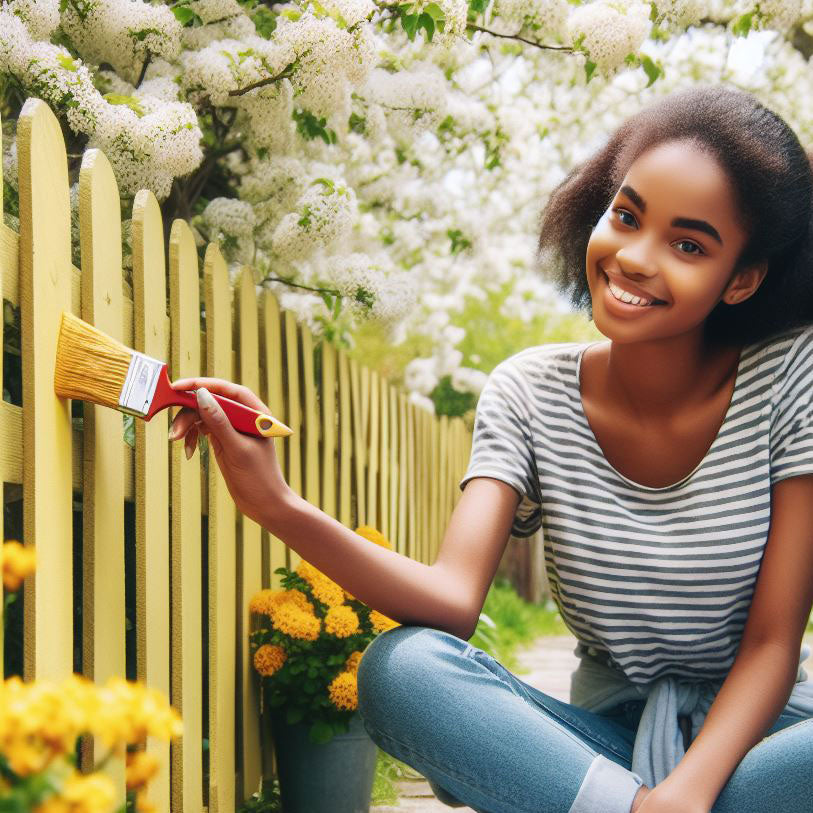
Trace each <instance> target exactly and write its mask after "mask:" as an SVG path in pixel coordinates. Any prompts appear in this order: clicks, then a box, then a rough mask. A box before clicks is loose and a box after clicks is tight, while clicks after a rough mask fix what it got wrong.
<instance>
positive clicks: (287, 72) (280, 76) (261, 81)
mask: <svg viewBox="0 0 813 813" xmlns="http://www.w3.org/2000/svg"><path fill="white" fill-rule="evenodd" d="M292 74H293V71H292V70H291V66H290V65H286V66H285V68H284V69H283V71H282V73H278V74H277V75H276V76H269V77H268V78H267V79H258V80H257V81H256V82H252V83H251V84H250V85H246V87H244V88H238V89H237V90H230V91H229V96H242V95H243V94H244V93H248V92H249V91H250V90H254V89H255V88H261V87H263V86H265V85H270V84H273V83H274V82H278V81H279V80H280V79H287V78H288V77H289V76H291V75H292Z"/></svg>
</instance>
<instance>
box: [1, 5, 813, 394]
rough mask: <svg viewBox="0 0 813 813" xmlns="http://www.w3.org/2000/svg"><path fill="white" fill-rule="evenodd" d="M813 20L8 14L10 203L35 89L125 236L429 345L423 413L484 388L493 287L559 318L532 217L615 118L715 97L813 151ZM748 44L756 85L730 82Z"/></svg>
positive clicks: (392, 13) (264, 8) (306, 12)
mask: <svg viewBox="0 0 813 813" xmlns="http://www.w3.org/2000/svg"><path fill="white" fill-rule="evenodd" d="M811 20H813V0H760V2H751V0H657V2H636V1H633V0H592V2H580V0H493V2H489V0H405V2H398V1H397V0H395V1H394V2H393V1H392V0H389V2H388V1H387V0H383V1H382V2H375V1H374V0H300V2H290V3H274V2H263V1H262V0H175V2H169V3H164V2H153V3H150V2H143V0H59V2H58V0H6V2H3V3H2V5H0V112H2V114H3V117H4V120H5V127H6V128H7V130H6V134H5V138H4V142H5V154H4V169H5V172H4V174H5V177H6V179H7V181H8V182H9V183H7V187H8V189H7V193H6V194H7V195H8V198H7V206H6V209H7V211H8V212H10V214H11V217H12V219H13V215H14V214H15V213H16V200H15V197H14V189H13V186H10V185H9V184H13V183H14V181H15V178H16V171H15V165H16V148H15V142H14V137H13V124H14V118H15V117H16V115H17V114H18V113H19V110H20V107H21V105H22V102H23V101H24V99H25V98H26V97H27V96H30V95H36V96H40V97H42V98H43V99H45V100H46V101H47V102H48V103H49V104H50V105H51V106H52V107H53V109H54V110H55V112H56V113H57V115H58V116H60V118H61V120H62V121H63V122H64V125H65V131H66V135H67V137H68V145H69V155H70V156H71V161H72V167H71V169H72V170H73V172H74V173H75V172H76V169H77V164H78V161H79V157H80V155H81V150H82V149H83V148H84V147H85V146H91V147H99V148H101V149H103V150H104V151H105V153H106V154H107V156H108V158H109V159H110V161H111V163H112V165H113V168H114V171H115V173H116V177H117V179H118V182H119V186H120V190H121V194H122V196H123V213H124V217H125V239H126V240H127V239H129V238H128V237H127V235H128V229H127V224H128V221H127V220H126V218H127V217H128V214H129V211H130V206H131V201H132V197H133V196H134V194H135V193H136V191H137V190H138V189H140V188H149V189H151V190H152V191H153V192H154V193H155V195H156V196H157V198H158V199H159V201H161V203H162V207H163V212H164V216H165V222H166V224H167V226H169V225H170V224H171V221H172V219H173V218H175V217H183V218H186V219H188V220H189V221H190V223H191V224H192V226H193V228H194V230H195V232H196V234H197V236H198V238H199V240H200V243H201V245H203V244H204V243H205V241H206V240H218V241H220V243H221V247H222V248H223V250H224V253H225V255H226V257H227V259H228V260H229V261H230V263H231V264H232V266H233V267H235V268H236V267H237V266H239V265H240V264H245V263H247V264H251V265H252V266H253V267H254V268H255V269H256V272H257V282H258V284H265V285H268V286H270V287H271V288H272V289H274V291H275V293H276V294H277V295H278V297H279V298H280V301H281V304H282V306H283V307H285V308H289V309H293V310H295V311H297V313H298V315H299V317H300V318H301V319H303V320H305V321H307V322H308V323H309V325H310V327H311V328H312V329H313V330H314V331H315V332H317V333H325V334H326V335H327V336H328V338H330V339H333V340H336V341H339V342H343V343H345V344H348V345H352V344H353V341H354V331H355V330H356V329H357V328H358V325H359V324H360V320H361V319H362V318H367V319H372V320H374V321H375V322H377V323H379V324H381V325H384V326H386V329H387V330H388V331H389V337H390V341H391V343H392V344H396V345H397V344H398V343H403V342H405V341H407V340H408V339H415V337H419V338H420V342H418V344H419V345H420V346H421V347H423V348H424V351H423V356H424V357H423V358H418V359H415V361H414V362H413V363H411V364H409V365H408V366H407V367H406V370H405V384H406V386H407V387H408V388H409V389H410V390H411V391H412V398H413V400H415V401H416V402H419V403H421V404H423V405H425V406H427V407H428V408H430V409H432V408H433V402H432V401H431V400H430V399H429V395H430V394H431V393H432V392H433V391H435V390H436V388H437V386H438V383H439V382H440V381H441V379H443V377H444V376H450V377H451V380H452V383H453V387H454V388H455V389H456V390H462V391H471V392H477V391H479V388H480V387H481V386H482V383H483V381H484V379H485V371H483V370H481V369H478V366H482V365H480V363H479V361H478V358H477V357H478V355H479V354H478V353H477V352H474V350H473V349H472V348H474V349H475V350H476V344H474V345H472V343H471V342H470V343H469V344H470V348H469V350H470V352H469V353H468V355H467V356H464V353H463V351H461V350H460V349H459V347H460V344H461V342H462V341H463V338H464V337H465V336H466V326H465V324H464V323H463V317H462V314H463V313H464V310H465V308H466V307H467V305H468V304H470V303H472V302H483V301H486V300H487V299H488V297H489V295H491V294H493V293H494V292H495V291H498V290H499V291H503V292H505V295H504V296H502V298H501V301H500V310H499V313H496V314H495V320H499V319H500V318H506V319H507V318H510V317H513V316H517V315H518V316H519V317H520V318H523V319H526V320H532V319H533V318H534V317H536V316H539V315H540V314H543V313H550V312H551V308H552V303H553V301H554V297H553V296H552V294H551V290H550V287H549V286H548V285H547V284H546V283H545V281H544V279H543V278H542V277H541V276H540V275H539V274H535V273H533V269H535V268H536V267H537V266H538V258H536V257H535V255H534V246H535V231H536V224H537V218H538V213H539V210H540V208H541V206H542V204H543V203H544V201H545V198H546V197H547V194H548V193H549V192H550V190H551V189H552V188H553V187H554V186H555V185H556V184H557V183H558V182H559V180H561V178H562V177H563V176H564V174H565V173H566V172H567V171H568V169H569V168H570V167H571V166H572V165H573V163H574V162H576V161H578V160H580V159H581V158H583V157H585V156H586V155H587V154H589V153H590V152H592V151H593V150H594V149H596V148H597V147H598V146H599V145H600V143H601V141H602V139H603V138H605V137H606V133H607V132H608V130H609V129H610V128H613V127H614V126H616V125H617V124H618V123H619V122H620V121H621V120H622V119H623V118H625V117H626V116H628V115H630V114H631V113H633V112H635V110H637V109H638V108H639V107H640V106H642V105H644V104H647V103H648V102H649V101H650V100H651V99H652V98H653V97H654V96H656V95H660V94H664V93H668V92H671V91H672V90H674V89H675V88H677V87H682V86H685V85H687V84H691V83H694V82H719V81H723V82H728V83H731V84H737V85H739V86H741V87H743V88H744V89H747V90H750V91H751V92H753V93H755V94H756V95H758V96H761V97H763V98H764V99H765V101H766V102H767V103H768V104H769V105H770V106H771V107H773V108H774V109H776V110H777V112H779V113H780V114H781V115H783V116H784V117H786V118H787V120H788V121H789V122H790V123H791V124H792V125H793V126H794V127H795V128H796V129H797V132H799V133H800V135H801V136H802V138H803V140H804V139H805V137H806V136H808V133H809V130H810V127H811V124H810V117H809V116H808V111H807V108H806V105H807V104H808V102H807V99H809V98H811V94H810V93H809V92H808V91H809V87H810V72H809V70H808V68H807V58H808V57H809V56H810V53H811V52H813V47H811V42H813V38H811V35H810V33H809V30H808V29H809V28H810V25H811V23H810V21H811ZM760 31H763V32H773V35H772V36H771V35H768V39H769V40H770V41H769V42H768V43H767V46H766V56H765V62H764V66H763V68H762V70H761V71H760V73H759V74H758V75H756V76H747V75H745V74H742V73H738V72H737V71H735V70H733V69H732V67H731V65H730V63H729V54H730V52H731V51H732V49H733V47H734V46H735V44H736V43H737V42H738V41H741V40H742V39H743V38H744V37H746V36H747V35H748V34H749V33H751V32H760ZM810 31H813V28H810ZM791 88H792V89H793V90H792V93H791ZM807 140H808V141H810V140H811V139H810V138H808V139H807ZM76 190H77V186H76V185H74V198H75V197H76ZM125 250H126V247H125ZM497 329H499V328H498V327H497Z"/></svg>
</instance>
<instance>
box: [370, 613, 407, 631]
mask: <svg viewBox="0 0 813 813" xmlns="http://www.w3.org/2000/svg"><path fill="white" fill-rule="evenodd" d="M370 623H371V624H372V625H373V629H374V630H375V631H376V632H386V631H387V630H390V629H392V628H393V627H400V626H401V625H400V624H399V623H398V622H397V621H393V620H392V619H391V618H387V616H386V615H384V614H383V613H380V612H378V610H370Z"/></svg>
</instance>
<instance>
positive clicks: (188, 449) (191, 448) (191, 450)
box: [183, 446, 195, 460]
mask: <svg viewBox="0 0 813 813" xmlns="http://www.w3.org/2000/svg"><path fill="white" fill-rule="evenodd" d="M183 450H184V452H185V453H186V459H187V460H189V458H190V457H192V455H193V454H195V447H194V446H184V447H183Z"/></svg>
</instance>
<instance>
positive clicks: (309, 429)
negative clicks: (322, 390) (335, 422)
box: [300, 325, 321, 508]
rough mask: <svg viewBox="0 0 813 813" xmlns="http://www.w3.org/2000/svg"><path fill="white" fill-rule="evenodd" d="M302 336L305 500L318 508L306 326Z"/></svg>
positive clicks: (316, 425)
mask: <svg viewBox="0 0 813 813" xmlns="http://www.w3.org/2000/svg"><path fill="white" fill-rule="evenodd" d="M300 332H301V334H302V380H303V382H304V396H305V403H304V412H305V420H304V422H303V425H302V431H303V433H304V435H305V499H306V500H307V501H308V502H309V503H310V504H311V505H315V506H317V508H318V507H319V505H320V504H321V502H320V495H319V435H320V429H321V425H320V424H321V421H320V420H319V406H318V404H317V401H316V378H315V373H314V359H313V353H314V350H313V333H311V331H310V328H308V326H307V325H301V326H300Z"/></svg>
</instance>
